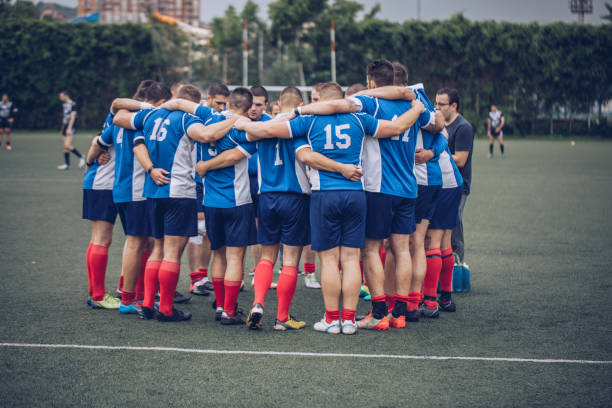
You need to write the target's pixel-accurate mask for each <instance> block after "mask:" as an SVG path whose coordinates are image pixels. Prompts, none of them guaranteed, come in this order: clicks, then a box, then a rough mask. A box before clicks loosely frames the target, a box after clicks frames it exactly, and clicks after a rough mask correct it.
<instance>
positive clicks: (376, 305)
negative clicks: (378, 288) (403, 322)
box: [372, 302, 387, 319]
mask: <svg viewBox="0 0 612 408" xmlns="http://www.w3.org/2000/svg"><path fill="white" fill-rule="evenodd" d="M386 315H387V302H372V317H373V318H375V319H382V318H383V317H385V316H386Z"/></svg>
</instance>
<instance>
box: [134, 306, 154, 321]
mask: <svg viewBox="0 0 612 408" xmlns="http://www.w3.org/2000/svg"><path fill="white" fill-rule="evenodd" d="M155 313H156V312H155V310H153V309H151V308H148V307H146V306H142V307H141V308H140V312H138V317H140V318H141V319H144V320H151V319H153V318H154V317H155Z"/></svg>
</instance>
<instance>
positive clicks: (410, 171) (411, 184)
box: [352, 95, 434, 198]
mask: <svg viewBox="0 0 612 408" xmlns="http://www.w3.org/2000/svg"><path fill="white" fill-rule="evenodd" d="M352 100H353V101H355V103H356V104H357V106H358V109H357V110H358V111H362V112H366V113H369V114H370V115H372V116H374V117H375V118H377V119H386V120H395V119H396V118H398V117H399V116H401V115H402V114H403V113H405V112H406V111H407V110H409V109H410V108H411V107H412V104H411V103H410V102H408V101H403V100H397V101H390V100H387V99H380V98H372V97H369V96H361V95H360V96H357V97H354V98H352ZM433 117H434V116H433V114H432V113H431V112H429V111H425V112H424V113H423V114H421V115H420V116H419V118H418V119H417V121H416V123H415V124H414V125H413V126H412V127H410V128H409V129H408V130H406V131H405V132H404V133H402V134H401V135H397V136H393V137H390V138H385V139H375V138H368V139H366V141H365V144H364V157H363V176H364V177H363V178H364V186H365V190H366V191H370V192H375V193H383V194H389V195H394V196H399V197H405V198H416V196H417V183H416V177H415V175H414V149H415V146H416V138H417V132H418V129H419V128H420V127H422V126H426V125H427V124H429V123H430V122H432V121H433Z"/></svg>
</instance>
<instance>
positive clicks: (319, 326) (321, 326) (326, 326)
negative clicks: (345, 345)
mask: <svg viewBox="0 0 612 408" xmlns="http://www.w3.org/2000/svg"><path fill="white" fill-rule="evenodd" d="M313 329H315V330H316V331H320V332H323V333H327V334H340V331H341V330H340V321H339V320H334V321H332V322H331V323H327V321H326V320H325V317H324V318H323V319H321V320H320V321H318V322H316V323H315V324H314V326H313Z"/></svg>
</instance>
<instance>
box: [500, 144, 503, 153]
mask: <svg viewBox="0 0 612 408" xmlns="http://www.w3.org/2000/svg"><path fill="white" fill-rule="evenodd" d="M499 150H501V152H502V154H504V145H503V144H500V145H499Z"/></svg>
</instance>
